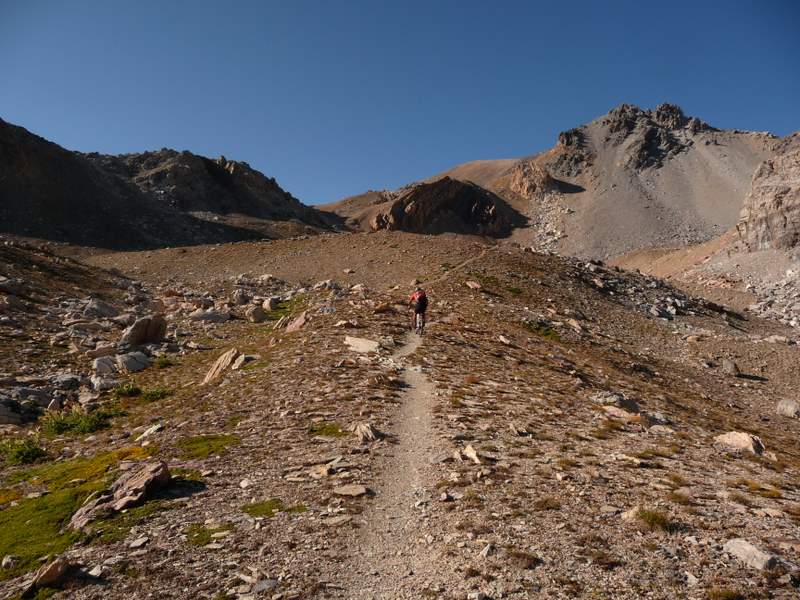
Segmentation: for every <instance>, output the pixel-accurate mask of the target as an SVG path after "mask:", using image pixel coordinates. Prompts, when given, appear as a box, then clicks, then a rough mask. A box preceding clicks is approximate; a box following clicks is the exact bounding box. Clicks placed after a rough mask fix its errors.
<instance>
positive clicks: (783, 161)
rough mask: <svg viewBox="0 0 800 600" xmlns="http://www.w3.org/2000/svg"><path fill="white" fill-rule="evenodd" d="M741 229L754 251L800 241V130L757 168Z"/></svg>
mask: <svg viewBox="0 0 800 600" xmlns="http://www.w3.org/2000/svg"><path fill="white" fill-rule="evenodd" d="M737 229H738V231H739V237H740V239H741V240H742V241H743V242H744V243H745V245H746V246H747V248H748V249H749V250H750V251H756V250H767V249H769V248H777V249H791V248H794V247H795V246H797V245H798V244H800V133H795V134H794V135H792V136H790V137H789V138H787V139H786V140H784V142H783V143H782V144H781V148H780V149H779V151H778V153H777V154H776V155H775V156H774V157H773V158H770V159H769V160H765V161H764V162H762V163H761V165H759V167H758V169H756V172H755V174H754V175H753V182H752V185H751V189H750V193H749V194H748V195H747V197H746V198H745V201H744V205H743V206H742V212H741V215H740V217H739V223H738V224H737Z"/></svg>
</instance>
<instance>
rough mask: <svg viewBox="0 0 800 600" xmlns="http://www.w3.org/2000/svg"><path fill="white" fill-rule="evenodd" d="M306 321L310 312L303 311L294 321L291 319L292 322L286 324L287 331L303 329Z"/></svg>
mask: <svg viewBox="0 0 800 600" xmlns="http://www.w3.org/2000/svg"><path fill="white" fill-rule="evenodd" d="M306 323H308V314H307V313H306V312H305V311H303V312H302V313H301V314H300V316H299V317H297V318H296V319H294V320H292V321H291V322H290V323H289V324H288V325H287V326H286V333H291V332H293V331H298V330H299V329H301V328H302V327H303V325H305V324H306Z"/></svg>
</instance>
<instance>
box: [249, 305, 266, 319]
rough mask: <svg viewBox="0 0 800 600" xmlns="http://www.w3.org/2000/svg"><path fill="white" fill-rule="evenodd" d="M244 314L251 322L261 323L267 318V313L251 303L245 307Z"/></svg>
mask: <svg viewBox="0 0 800 600" xmlns="http://www.w3.org/2000/svg"><path fill="white" fill-rule="evenodd" d="M244 316H245V318H246V319H247V320H248V321H250V322H251V323H263V322H264V321H265V320H266V318H267V313H265V312H264V309H263V308H261V307H260V306H259V305H258V304H252V305H250V306H248V307H247V308H246V309H245V311H244Z"/></svg>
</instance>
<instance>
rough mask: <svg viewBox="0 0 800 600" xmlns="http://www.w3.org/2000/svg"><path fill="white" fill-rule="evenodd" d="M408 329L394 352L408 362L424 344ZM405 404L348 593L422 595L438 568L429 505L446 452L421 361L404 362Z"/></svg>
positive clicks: (379, 598) (369, 598) (381, 468)
mask: <svg viewBox="0 0 800 600" xmlns="http://www.w3.org/2000/svg"><path fill="white" fill-rule="evenodd" d="M422 341H423V338H421V337H420V336H418V335H416V334H409V336H408V338H407V339H406V343H405V344H404V345H403V346H402V347H401V348H400V349H399V350H398V351H397V352H395V353H394V354H393V355H392V360H396V361H399V362H400V363H401V364H402V363H403V359H404V358H405V357H408V356H410V355H412V354H413V353H414V352H415V351H416V350H417V348H419V347H420V345H421V344H422ZM401 368H402V369H403V376H402V382H403V386H404V388H403V392H402V394H401V397H400V401H401V405H400V407H399V410H398V412H397V415H396V417H395V418H394V419H393V420H392V423H391V432H392V434H391V435H392V437H393V438H394V439H393V441H394V444H395V445H394V446H393V447H392V450H391V451H390V454H388V455H387V456H385V457H382V458H381V459H380V460H379V461H378V462H377V464H376V471H377V472H378V473H379V474H380V475H379V477H378V479H377V480H376V482H375V486H374V490H373V491H374V493H375V495H376V497H375V500H374V502H373V503H372V504H371V505H370V506H369V508H368V509H367V511H366V512H365V513H364V515H363V517H364V519H363V526H362V528H361V531H362V535H361V536H360V539H359V542H360V543H359V544H358V545H357V546H356V548H355V549H354V550H355V552H354V554H353V559H354V560H353V568H352V569H350V568H345V569H343V573H346V574H348V582H347V584H346V585H345V586H343V587H345V589H346V593H345V594H344V595H343V596H342V597H345V598H353V599H363V600H383V599H390V598H418V597H419V594H420V590H421V589H423V588H427V587H433V585H431V582H432V580H435V578H436V577H437V568H436V563H435V560H434V557H433V556H432V553H431V552H430V551H429V550H428V549H427V546H426V540H425V529H426V521H427V520H428V519H429V518H431V517H430V515H429V514H428V512H427V507H428V505H429V504H430V503H431V502H432V501H434V499H433V498H432V497H431V489H432V488H433V486H434V484H435V479H434V478H435V472H434V470H433V469H432V467H431V464H432V462H433V460H432V459H433V458H434V457H435V456H436V455H437V454H440V453H441V452H442V448H441V445H440V444H439V443H437V439H436V434H435V431H434V429H433V415H432V411H431V407H432V404H433V400H434V393H435V388H434V386H433V384H432V383H431V381H430V380H429V379H428V377H427V376H426V375H425V374H424V373H423V371H422V368H421V367H419V366H408V365H404V366H402V367H401Z"/></svg>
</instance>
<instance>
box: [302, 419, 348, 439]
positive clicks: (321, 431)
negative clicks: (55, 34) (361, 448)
mask: <svg viewBox="0 0 800 600" xmlns="http://www.w3.org/2000/svg"><path fill="white" fill-rule="evenodd" d="M308 433H309V434H310V435H314V436H321V437H342V436H345V435H347V434H346V433H345V432H344V431H342V428H341V427H340V426H339V424H338V423H332V422H327V421H321V422H319V423H314V424H313V425H312V426H311V427H309V428H308Z"/></svg>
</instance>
